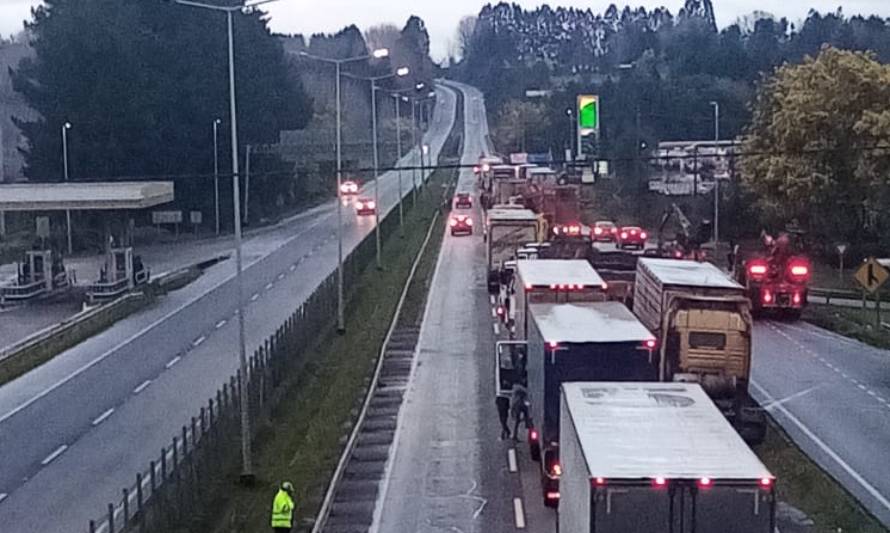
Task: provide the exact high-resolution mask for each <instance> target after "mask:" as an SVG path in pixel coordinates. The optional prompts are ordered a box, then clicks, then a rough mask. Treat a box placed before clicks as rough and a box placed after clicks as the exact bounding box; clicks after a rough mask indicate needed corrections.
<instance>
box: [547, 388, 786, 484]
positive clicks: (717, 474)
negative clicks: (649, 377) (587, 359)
mask: <svg viewBox="0 0 890 533" xmlns="http://www.w3.org/2000/svg"><path fill="white" fill-rule="evenodd" d="M563 394H564V395H565V399H566V404H567V405H568V409H569V412H570V415H571V417H572V420H573V421H574V424H575V430H576V431H577V433H578V437H579V440H580V442H581V448H582V450H583V452H584V459H585V461H586V462H587V467H588V470H589V473H590V475H591V477H592V478H599V477H601V478H604V479H605V480H606V482H607V483H608V480H609V479H620V480H638V479H641V480H647V479H655V478H659V477H660V478H664V479H666V480H671V479H701V478H704V477H707V478H710V479H714V480H738V481H742V480H744V481H749V480H750V481H757V482H759V481H760V480H761V479H764V478H769V479H772V478H773V476H772V474H771V473H770V472H769V470H767V468H766V467H765V466H764V465H763V463H761V462H760V459H758V458H757V456H756V455H754V452H752V451H751V449H750V448H748V446H747V444H745V442H744V441H743V440H742V438H741V437H739V435H738V434H737V433H736V431H735V430H734V429H733V427H732V426H731V425H730V424H729V422H728V421H727V420H726V419H725V418H724V417H723V414H722V413H721V412H720V410H719V409H717V407H716V406H715V405H714V403H713V402H712V401H711V399H710V398H708V396H707V395H706V394H705V392H704V391H703V390H702V388H701V387H700V386H699V385H697V384H692V383H564V384H563Z"/></svg>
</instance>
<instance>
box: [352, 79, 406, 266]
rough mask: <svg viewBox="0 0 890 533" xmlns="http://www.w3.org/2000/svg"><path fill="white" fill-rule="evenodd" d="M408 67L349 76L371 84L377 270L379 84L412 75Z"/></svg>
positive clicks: (379, 261)
mask: <svg viewBox="0 0 890 533" xmlns="http://www.w3.org/2000/svg"><path fill="white" fill-rule="evenodd" d="M410 72H411V71H410V69H409V68H408V67H399V68H397V69H396V71H395V72H394V73H392V74H384V75H383V76H373V77H370V78H362V77H359V76H352V75H347V76H349V77H350V78H353V79H357V80H363V81H370V82H371V136H372V137H373V144H374V205H375V206H376V209H374V238H375V240H376V241H377V268H378V269H382V268H383V260H382V258H381V255H380V187H379V186H378V181H379V180H378V177H379V176H378V175H379V174H380V156H379V154H378V150H377V82H378V81H381V80H387V79H389V78H395V77H405V76H407V75H408V74H410Z"/></svg>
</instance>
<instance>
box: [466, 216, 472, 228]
mask: <svg viewBox="0 0 890 533" xmlns="http://www.w3.org/2000/svg"><path fill="white" fill-rule="evenodd" d="M472 225H473V219H472V218H468V219H467V226H472Z"/></svg>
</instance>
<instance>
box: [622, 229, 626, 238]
mask: <svg viewBox="0 0 890 533" xmlns="http://www.w3.org/2000/svg"><path fill="white" fill-rule="evenodd" d="M621 238H622V239H626V238H627V232H626V231H622V232H621Z"/></svg>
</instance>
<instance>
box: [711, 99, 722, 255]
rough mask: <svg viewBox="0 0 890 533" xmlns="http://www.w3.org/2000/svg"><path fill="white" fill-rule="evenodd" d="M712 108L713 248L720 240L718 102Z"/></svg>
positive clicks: (714, 102) (713, 102) (712, 104)
mask: <svg viewBox="0 0 890 533" xmlns="http://www.w3.org/2000/svg"><path fill="white" fill-rule="evenodd" d="M711 107H713V108H714V170H715V172H714V246H715V247H716V246H717V241H718V239H719V238H720V180H719V179H718V178H717V172H716V165H717V151H718V145H719V143H720V102H716V101H712V102H711Z"/></svg>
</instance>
